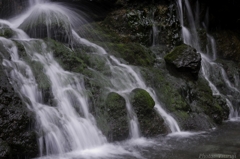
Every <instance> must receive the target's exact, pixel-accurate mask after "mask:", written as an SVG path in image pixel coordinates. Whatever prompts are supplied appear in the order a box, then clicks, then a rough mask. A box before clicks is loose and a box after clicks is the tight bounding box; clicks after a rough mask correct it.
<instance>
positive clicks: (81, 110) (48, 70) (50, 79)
mask: <svg viewBox="0 0 240 159" xmlns="http://www.w3.org/2000/svg"><path fill="white" fill-rule="evenodd" d="M29 4H30V8H29V9H28V10H27V11H26V12H24V13H23V14H21V15H19V16H17V17H15V18H12V19H10V20H9V22H8V21H0V23H1V24H2V25H6V26H7V27H9V28H10V29H12V30H13V31H14V36H13V38H12V39H6V38H3V37H0V43H1V45H2V46H3V48H4V51H3V52H1V53H2V56H3V66H4V67H5V69H6V73H7V74H8V76H9V77H10V81H11V83H12V85H13V86H14V89H15V90H16V91H18V92H19V94H20V96H21V97H22V99H23V101H24V102H25V103H26V105H27V106H28V108H29V109H30V110H31V111H33V112H34V113H35V115H36V125H35V129H36V131H37V133H38V136H39V140H38V143H39V149H40V150H39V152H40V157H42V156H49V155H61V154H64V153H69V152H72V151H75V150H76V151H78V150H80V151H81V150H86V149H92V148H95V147H98V146H102V145H104V144H106V143H107V139H106V137H105V136H104V135H103V134H102V132H101V131H100V130H99V128H98V127H97V124H96V120H95V118H94V116H93V115H92V114H91V112H90V110H89V104H88V95H87V90H86V89H85V86H84V76H83V75H81V74H78V73H72V72H69V71H66V70H64V69H63V68H62V67H61V66H60V65H59V64H58V63H57V61H56V60H55V59H54V57H53V50H51V49H50V48H49V47H48V45H47V44H46V43H45V42H44V41H43V40H41V39H37V38H36V39H34V38H30V37H29V36H28V35H27V34H26V33H25V32H24V31H23V30H21V29H19V28H21V27H23V28H25V29H26V27H27V31H31V29H33V28H34V27H35V26H33V25H34V24H35V23H37V22H38V20H40V18H39V15H41V16H40V17H41V18H42V17H45V19H44V18H42V19H44V20H42V19H41V20H42V21H41V22H43V24H44V25H46V26H47V35H46V37H52V34H51V33H50V32H51V27H52V24H53V22H54V24H57V26H59V25H60V24H61V25H64V27H65V29H66V30H67V32H64V35H66V36H67V37H68V38H69V37H71V36H72V37H73V38H74V41H76V42H78V43H80V44H84V45H86V46H91V47H93V48H95V49H96V54H98V55H100V56H102V57H103V58H105V61H106V65H108V67H109V68H110V70H111V73H112V75H113V76H112V77H113V78H111V79H109V80H110V82H111V87H110V86H109V87H108V88H107V89H108V91H109V92H111V91H114V92H116V93H118V94H120V95H121V96H122V97H123V98H124V99H125V101H126V107H127V110H128V114H129V118H130V121H129V126H130V137H131V138H132V139H137V138H140V137H141V130H140V129H139V123H138V118H137V116H136V114H135V112H134V109H133V108H132V105H131V102H130V93H131V91H132V90H134V89H135V88H142V89H144V90H146V91H147V92H148V93H149V94H150V96H151V97H152V98H153V100H154V101H155V107H154V108H155V110H156V112H157V113H158V114H159V115H160V116H161V117H162V118H163V119H164V121H165V124H166V126H167V127H169V129H170V131H171V132H180V128H179V126H178V124H177V122H176V120H175V119H174V118H173V117H172V116H170V115H169V114H168V113H167V112H166V111H165V110H164V109H163V108H162V106H161V104H160V101H159V100H158V97H157V95H156V94H155V92H154V90H153V89H152V88H150V87H148V86H147V85H146V84H145V82H144V80H143V79H142V77H141V75H140V74H139V73H138V71H137V69H136V68H134V67H132V66H129V65H127V64H123V63H121V62H120V61H119V60H118V59H117V58H116V57H114V56H112V55H108V54H107V52H106V51H105V50H104V49H103V48H102V47H100V46H98V45H96V44H94V43H92V42H89V41H87V40H86V39H83V38H81V37H80V36H79V35H78V34H77V33H76V32H75V31H74V30H73V29H72V26H73V25H74V24H75V22H77V21H79V20H80V22H81V23H84V19H82V18H81V17H79V16H76V13H74V12H73V11H71V9H68V8H65V7H64V6H62V5H60V4H55V3H50V2H48V1H47V0H34V1H32V0H29ZM48 16H52V17H51V18H52V19H51V18H48ZM58 17H61V18H63V19H64V20H63V21H61V20H60V19H59V18H58ZM52 20H54V21H52ZM26 21H27V23H25V22H26ZM69 30H70V32H69ZM36 31H38V30H36ZM30 33H31V32H30ZM35 34H37V33H36V32H34V33H33V35H35ZM68 42H69V41H68ZM71 42H72V41H71ZM19 46H21V47H23V50H24V51H23V52H20V51H19V49H18V47H19ZM68 49H69V48H68ZM93 71H95V70H93ZM40 77H41V78H40ZM46 92H47V95H46ZM46 96H47V98H49V99H48V100H46V99H45V98H46Z"/></svg>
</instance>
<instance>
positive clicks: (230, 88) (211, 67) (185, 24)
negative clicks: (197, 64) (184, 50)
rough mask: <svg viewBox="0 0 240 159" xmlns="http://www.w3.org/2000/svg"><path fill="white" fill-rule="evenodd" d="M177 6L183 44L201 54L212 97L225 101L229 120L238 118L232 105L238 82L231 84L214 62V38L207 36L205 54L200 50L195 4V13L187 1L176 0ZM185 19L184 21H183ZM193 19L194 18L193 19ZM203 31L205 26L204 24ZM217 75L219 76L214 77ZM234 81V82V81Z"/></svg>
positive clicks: (202, 68)
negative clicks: (222, 86)
mask: <svg viewBox="0 0 240 159" xmlns="http://www.w3.org/2000/svg"><path fill="white" fill-rule="evenodd" d="M177 6H178V11H179V13H178V14H179V19H180V23H181V26H182V37H183V41H184V43H186V44H188V45H190V46H192V47H194V48H195V49H196V50H197V51H198V52H199V53H201V57H202V67H201V72H202V74H203V76H204V77H205V79H206V80H207V81H208V83H209V86H210V88H211V89H212V92H213V95H216V96H219V95H220V96H222V97H223V98H224V99H226V103H227V105H228V107H229V109H230V114H229V119H230V120H234V119H235V118H239V116H238V114H239V113H238V111H239V110H238V108H235V107H234V105H233V104H232V102H233V98H235V97H237V96H239V95H240V91H239V89H238V88H237V86H238V83H239V81H238V82H235V84H232V83H231V82H230V80H229V79H228V77H227V73H226V71H225V70H224V68H223V67H222V66H221V65H220V64H218V63H216V62H214V61H215V60H216V59H217V51H216V43H215V40H214V38H213V37H212V36H211V35H209V34H207V42H208V44H207V46H206V50H207V51H206V52H204V51H202V50H201V45H200V41H199V37H198V28H199V26H198V24H199V22H198V21H199V20H198V19H196V17H199V16H198V14H199V6H198V3H197V6H196V7H197V9H196V12H195V13H193V12H192V9H191V6H190V3H189V1H188V0H177ZM194 15H195V16H194ZM184 17H186V19H184ZM194 17H195V18H194ZM204 27H205V29H207V28H206V25H205V24H204ZM215 74H218V75H220V76H214V75H215ZM213 76H214V77H213ZM235 81H236V80H235ZM218 82H222V83H224V86H225V87H224V88H225V91H224V90H220V89H219V88H218V87H217V85H216V83H218Z"/></svg>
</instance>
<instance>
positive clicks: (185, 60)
mask: <svg viewBox="0 0 240 159" xmlns="http://www.w3.org/2000/svg"><path fill="white" fill-rule="evenodd" d="M164 60H165V61H166V63H167V64H169V65H171V66H173V67H174V68H175V69H177V71H180V72H185V73H190V74H191V75H192V76H193V78H194V79H197V78H198V72H199V70H200V68H201V55H200V54H199V53H197V52H196V50H195V49H194V48H192V47H191V46H188V45H185V44H182V45H180V46H177V47H176V48H174V49H173V51H171V52H170V53H168V54H167V55H166V56H165V57H164Z"/></svg>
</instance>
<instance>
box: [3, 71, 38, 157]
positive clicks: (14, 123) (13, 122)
mask: <svg viewBox="0 0 240 159" xmlns="http://www.w3.org/2000/svg"><path fill="white" fill-rule="evenodd" d="M0 74H1V77H0V158H1V159H15V158H19V159H22V158H25V157H27V158H32V157H35V156H36V155H37V154H38V147H37V138H36V134H35V132H34V131H33V130H32V129H31V125H32V122H33V118H34V116H33V114H32V113H31V112H30V111H29V110H28V109H27V108H26V106H25V105H24V104H23V103H22V101H21V99H20V97H19V96H18V95H17V94H16V93H15V92H14V90H13V88H12V86H11V84H10V83H9V81H8V78H7V77H6V75H5V73H4V71H3V69H2V67H0Z"/></svg>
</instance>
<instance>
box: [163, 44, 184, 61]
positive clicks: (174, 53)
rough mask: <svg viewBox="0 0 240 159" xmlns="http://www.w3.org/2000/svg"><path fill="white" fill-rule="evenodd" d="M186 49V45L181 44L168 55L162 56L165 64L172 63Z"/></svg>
mask: <svg viewBox="0 0 240 159" xmlns="http://www.w3.org/2000/svg"><path fill="white" fill-rule="evenodd" d="M187 48H188V46H187V45H185V44H182V45H180V46H177V47H175V48H174V49H173V50H172V51H171V52H170V53H168V54H166V56H164V60H165V61H167V62H172V61H174V60H176V59H178V58H179V56H181V54H182V52H183V51H184V50H186V49H187Z"/></svg>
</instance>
